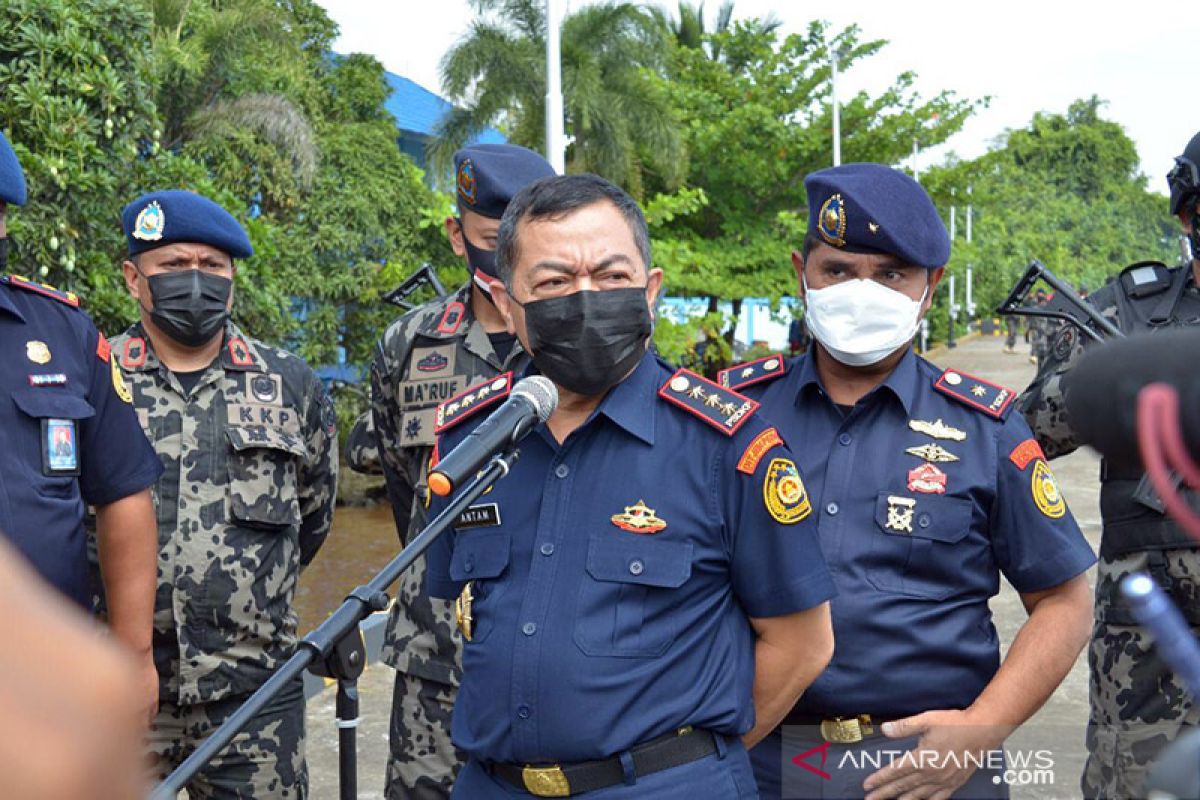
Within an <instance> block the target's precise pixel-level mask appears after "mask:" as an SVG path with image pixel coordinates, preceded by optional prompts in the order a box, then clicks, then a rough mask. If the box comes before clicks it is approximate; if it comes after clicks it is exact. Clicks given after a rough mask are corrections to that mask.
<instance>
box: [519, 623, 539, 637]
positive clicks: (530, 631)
mask: <svg viewBox="0 0 1200 800" xmlns="http://www.w3.org/2000/svg"><path fill="white" fill-rule="evenodd" d="M521 633H523V634H525V635H526V636H533V635H534V634H535V633H537V624H536V623H533V622H526V623H525V624H524V625H522V626H521Z"/></svg>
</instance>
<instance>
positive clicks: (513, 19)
mask: <svg viewBox="0 0 1200 800" xmlns="http://www.w3.org/2000/svg"><path fill="white" fill-rule="evenodd" d="M474 5H475V7H476V10H477V11H478V12H479V13H478V16H477V17H476V18H475V20H474V21H472V23H471V25H470V27H469V28H468V29H467V31H466V33H465V34H464V35H463V36H462V38H461V39H460V40H459V41H458V43H457V44H455V46H454V47H453V48H452V49H451V50H450V51H449V52H447V53H446V55H445V56H444V57H443V59H442V64H441V71H442V87H443V89H444V91H445V92H446V94H447V95H448V96H449V97H450V99H452V100H453V101H454V102H455V103H456V104H457V106H458V108H456V109H454V110H453V111H451V112H450V113H449V114H447V115H446V117H445V118H444V119H443V120H442V122H441V124H440V126H439V131H438V137H437V138H436V139H435V140H434V141H433V142H432V143H431V145H430V148H429V155H430V158H431V160H432V162H433V164H434V167H435V169H436V170H437V171H439V172H442V171H445V169H446V167H447V166H448V164H449V161H450V157H451V155H452V154H453V152H454V151H455V150H456V149H458V148H459V147H461V146H462V145H463V143H465V142H466V141H468V140H469V139H470V138H471V137H472V136H474V135H476V134H478V133H479V132H481V131H482V130H484V129H485V128H487V127H489V126H493V125H495V126H498V127H500V128H501V129H503V130H504V131H505V133H506V134H507V135H508V138H509V140H510V141H512V142H514V143H515V144H521V145H524V146H526V147H529V148H531V149H534V150H539V151H541V150H544V146H545V129H544V120H545V95H546V75H545V71H546V69H545V52H546V49H545V42H546V18H545V9H544V3H543V2H542V0H474ZM668 47H669V41H668V38H667V35H666V31H665V29H664V28H663V27H662V25H661V24H660V22H659V20H658V19H657V18H656V16H655V15H654V14H653V13H651V12H649V11H647V10H645V9H643V8H641V7H640V6H638V5H636V4H634V3H629V2H615V1H613V0H610V1H609V2H603V3H597V4H594V5H589V6H586V7H584V8H581V9H580V10H578V11H576V12H574V13H572V14H570V15H568V16H567V17H566V19H565V20H564V21H563V24H562V74H563V99H564V106H565V110H566V121H565V128H566V133H567V136H568V137H569V141H570V145H569V146H568V149H567V169H568V171H571V172H595V173H597V174H600V175H603V176H605V177H606V178H608V179H610V180H612V181H614V182H616V183H619V184H621V185H622V186H624V187H625V188H626V189H627V190H629V191H630V192H631V193H633V194H634V195H640V194H641V192H642V188H643V186H644V182H645V178H646V177H647V175H649V174H653V175H655V176H657V177H658V179H659V180H660V181H661V182H662V183H663V184H665V185H667V186H674V185H677V184H678V182H679V180H680V178H681V175H682V172H683V166H684V159H683V148H682V145H681V142H680V136H679V130H678V126H677V124H676V121H675V119H674V116H673V113H672V110H671V105H670V102H669V101H668V98H667V97H666V95H665V94H664V93H663V92H662V91H661V90H660V89H659V88H657V87H656V86H655V82H654V81H653V80H651V79H650V74H658V75H662V74H665V71H666V68H667V55H668Z"/></svg>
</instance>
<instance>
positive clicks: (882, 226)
mask: <svg viewBox="0 0 1200 800" xmlns="http://www.w3.org/2000/svg"><path fill="white" fill-rule="evenodd" d="M804 188H805V189H807V190H808V232H809V233H810V234H812V235H814V236H817V237H819V238H820V240H821V241H822V242H824V243H825V244H827V245H830V246H831V247H837V248H840V249H842V250H849V251H850V252H855V253H860V252H867V253H889V254H891V255H894V256H896V257H897V258H899V259H900V260H901V261H904V262H905V263H907V264H912V265H914V266H918V267H927V268H930V269H932V268H934V267H944V266H945V265H946V262H947V261H949V260H950V236H949V235H948V234H947V233H946V226H945V225H944V224H943V223H942V218H941V217H940V216H939V215H938V212H937V209H936V208H934V207H933V201H932V200H930V199H929V195H928V194H926V193H925V190H924V189H922V188H921V184H919V183H917V182H916V181H915V180H913V179H912V178H910V177H909V176H907V175H905V174H904V173H903V172H901V171H900V170H897V169H892V168H891V167H887V166H884V165H883V164H843V165H841V166H840V167H831V168H830V169H823V170H820V171H819V172H813V173H811V174H809V175H808V177H806V178H805V179H804Z"/></svg>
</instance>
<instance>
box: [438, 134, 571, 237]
mask: <svg viewBox="0 0 1200 800" xmlns="http://www.w3.org/2000/svg"><path fill="white" fill-rule="evenodd" d="M553 174H554V167H552V166H550V163H549V162H548V161H546V159H544V158H542V157H541V156H539V155H538V154H537V153H535V152H533V151H532V150H526V149H525V148H524V147H518V146H517V145H515V144H476V145H472V146H470V147H464V148H463V149H462V150H459V151H458V152H457V153H455V154H454V175H455V180H454V183H455V187H456V189H457V191H456V194H457V195H458V207H459V208H460V209H463V208H465V209H467V210H468V211H474V212H475V213H476V214H479V215H481V216H484V217H490V218H491V219H500V217H502V216H504V209H505V208H507V207H508V201H509V200H512V199H513V195H515V194H516V193H517V192H519V191H521V190H522V189H524V188H525V187H526V186H528V185H529V184H531V183H533V182H534V181H536V180H539V179H541V178H548V177H550V176H551V175H553Z"/></svg>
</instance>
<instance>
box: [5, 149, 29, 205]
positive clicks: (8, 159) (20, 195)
mask: <svg viewBox="0 0 1200 800" xmlns="http://www.w3.org/2000/svg"><path fill="white" fill-rule="evenodd" d="M26 199H27V195H26V194H25V173H24V172H22V171H21V162H20V161H17V154H16V153H14V152H13V149H12V145H10V144H9V143H8V139H5V138H4V133H3V131H0V203H8V204H9V205H14V206H23V205H25V200H26Z"/></svg>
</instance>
